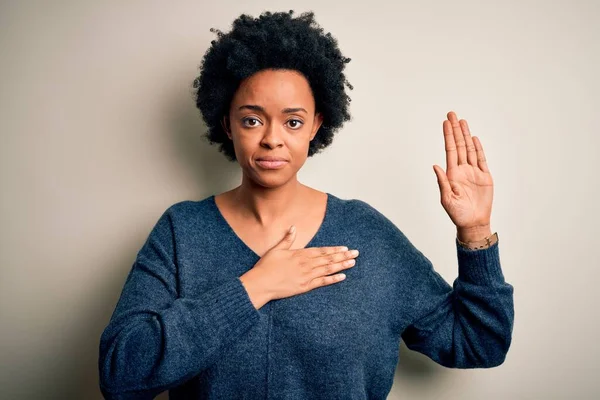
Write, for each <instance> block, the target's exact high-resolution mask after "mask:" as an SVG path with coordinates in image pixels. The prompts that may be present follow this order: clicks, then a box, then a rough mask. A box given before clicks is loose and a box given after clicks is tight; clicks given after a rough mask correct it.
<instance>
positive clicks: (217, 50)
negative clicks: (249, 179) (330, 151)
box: [193, 10, 353, 161]
mask: <svg viewBox="0 0 600 400" xmlns="http://www.w3.org/2000/svg"><path fill="white" fill-rule="evenodd" d="M293 13H294V11H293V10H290V11H289V12H276V13H271V12H269V11H266V12H263V13H262V14H261V15H260V16H259V17H258V18H253V17H251V16H249V15H246V14H242V15H241V16H239V17H238V18H237V19H236V20H235V21H233V24H232V26H233V29H232V30H231V31H230V32H228V33H223V32H221V31H220V30H218V29H215V28H211V29H210V31H211V32H216V33H217V36H218V38H217V39H216V40H212V41H211V45H212V46H211V47H209V49H208V50H207V51H206V53H205V54H204V58H203V59H202V63H201V64H200V67H199V68H200V71H201V72H200V76H198V77H197V78H196V79H195V80H194V82H193V87H194V89H195V93H194V94H195V99H196V106H197V107H198V109H199V110H200V112H201V113H202V118H203V119H204V122H205V123H206V125H207V127H208V131H207V132H206V134H205V136H206V138H208V141H209V142H210V143H211V144H214V143H217V144H219V151H221V152H223V153H224V154H225V156H226V157H227V158H228V159H229V160H230V161H235V160H236V156H235V152H234V148H233V142H232V141H231V140H230V139H229V137H228V136H227V134H226V132H225V131H224V130H223V126H222V125H221V121H222V118H223V117H224V116H226V115H228V114H229V106H230V104H231V101H232V99H233V96H234V94H235V92H236V90H237V88H238V87H239V85H240V83H241V81H242V80H244V79H245V78H248V77H250V76H251V75H253V74H254V73H256V72H258V71H260V70H263V69H290V70H296V71H298V72H300V73H302V74H303V75H304V77H305V78H306V79H307V80H308V82H309V84H310V88H311V90H312V93H313V96H314V98H315V109H316V112H320V113H321V114H322V115H323V123H322V125H321V127H320V128H319V131H318V132H317V134H316V135H315V137H314V139H313V140H312V141H311V142H310V145H309V150H308V156H309V157H312V156H313V155H314V154H315V153H318V152H320V151H321V150H322V149H324V148H325V147H327V146H329V145H330V144H331V142H332V141H333V134H334V132H335V131H336V130H338V129H339V128H341V127H342V125H343V124H344V122H345V121H349V120H350V119H351V116H350V113H349V111H348V106H349V104H350V101H351V99H350V97H349V96H348V95H347V94H346V92H345V91H344V84H346V85H347V86H348V88H349V89H350V90H352V89H353V87H352V85H351V84H350V82H348V81H347V80H346V78H345V76H344V73H343V70H344V67H345V64H346V63H348V62H350V60H351V59H350V58H346V57H344V56H342V54H341V52H340V49H339V48H338V44H337V40H336V39H335V38H334V37H333V36H331V33H327V34H323V28H321V27H320V26H319V25H318V24H317V23H316V22H315V20H314V12H312V11H309V12H305V13H302V14H300V15H299V16H298V17H296V18H292V14H293Z"/></svg>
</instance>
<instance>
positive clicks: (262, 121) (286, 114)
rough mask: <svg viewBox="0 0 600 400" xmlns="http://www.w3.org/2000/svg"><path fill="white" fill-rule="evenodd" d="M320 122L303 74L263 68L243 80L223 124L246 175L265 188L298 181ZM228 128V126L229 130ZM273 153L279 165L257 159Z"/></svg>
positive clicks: (320, 119)
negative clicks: (300, 170) (280, 161)
mask: <svg viewBox="0 0 600 400" xmlns="http://www.w3.org/2000/svg"><path fill="white" fill-rule="evenodd" d="M322 122H323V118H322V115H321V114H320V113H316V114H315V101H314V97H313V94H312V90H311V88H310V85H309V83H308V81H307V80H306V78H305V77H304V76H303V75H302V74H300V73H299V72H296V71H292V70H262V71H259V72H257V73H256V74H254V75H252V76H250V77H249V78H247V79H246V80H244V81H243V82H242V83H241V85H240V87H239V88H238V90H237V92H236V93H235V95H234V98H233V100H232V102H231V106H230V109H229V118H224V119H223V127H224V129H225V131H226V132H227V135H228V136H229V138H230V139H231V140H232V141H233V145H234V148H235V155H236V158H237V161H238V163H239V164H240V166H241V168H242V170H243V172H244V178H245V179H247V178H249V179H251V180H252V182H253V183H256V184H259V185H261V186H264V187H274V186H281V185H283V184H285V183H287V182H289V181H291V180H295V179H296V173H297V172H298V170H299V169H300V168H301V167H302V165H304V162H305V161H306V158H307V157H308V148H309V144H310V141H311V140H312V139H313V138H314V137H315V135H316V133H317V131H318V130H319V127H320V126H321V124H322ZM228 126H229V128H228ZM265 157H267V158H268V157H276V158H281V159H283V160H284V162H283V163H278V164H277V163H268V162H264V161H263V162H261V161H260V159H261V158H265Z"/></svg>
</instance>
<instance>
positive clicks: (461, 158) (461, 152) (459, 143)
mask: <svg viewBox="0 0 600 400" xmlns="http://www.w3.org/2000/svg"><path fill="white" fill-rule="evenodd" d="M448 119H449V120H450V124H451V125H452V133H453V134H454V143H455V144H456V151H457V155H458V165H461V164H466V163H467V148H466V146H465V138H464V136H463V132H462V129H461V127H460V124H459V123H458V118H456V114H455V113H454V111H450V112H449V113H448Z"/></svg>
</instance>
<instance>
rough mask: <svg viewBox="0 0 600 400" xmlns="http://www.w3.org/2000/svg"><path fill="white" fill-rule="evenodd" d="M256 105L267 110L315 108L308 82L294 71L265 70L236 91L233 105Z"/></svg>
mask: <svg viewBox="0 0 600 400" xmlns="http://www.w3.org/2000/svg"><path fill="white" fill-rule="evenodd" d="M233 104H235V105H238V106H239V105H242V104H256V105H260V106H263V107H265V108H269V107H274V108H284V107H292V106H304V107H305V108H307V107H311V108H312V107H314V98H313V94H312V90H311V88H310V84H309V83H308V80H307V79H306V78H305V77H304V76H303V75H302V74H301V73H299V72H297V71H293V70H263V71H259V72H257V73H255V74H254V75H252V76H250V77H249V78H246V79H245V80H243V81H242V83H241V84H240V86H239V88H238V90H237V91H236V93H235V95H234V98H233V101H232V105H233Z"/></svg>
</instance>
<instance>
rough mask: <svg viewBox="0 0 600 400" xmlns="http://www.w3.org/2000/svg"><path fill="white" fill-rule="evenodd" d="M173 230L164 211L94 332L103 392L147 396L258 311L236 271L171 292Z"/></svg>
mask: <svg viewBox="0 0 600 400" xmlns="http://www.w3.org/2000/svg"><path fill="white" fill-rule="evenodd" d="M174 250H175V245H174V235H173V226H172V220H171V215H170V209H169V210H167V211H165V212H164V213H163V215H162V216H161V217H160V219H159V221H158V222H157V224H156V225H155V227H154V228H153V230H152V232H151V233H150V235H149V237H148V239H147V240H146V243H145V244H144V246H143V247H142V249H141V250H140V251H139V253H138V255H137V257H136V260H135V262H134V264H133V267H132V268H131V270H130V272H129V275H128V276H127V279H126V281H125V285H124V287H123V291H122V292H121V295H120V298H119V301H118V303H117V306H116V308H115V310H114V312H113V315H112V317H111V319H110V321H109V323H108V326H107V327H106V328H105V329H104V331H103V333H102V336H101V338H100V352H99V360H98V367H99V372H100V390H101V392H102V394H103V395H104V397H105V398H106V399H108V400H112V399H114V400H117V399H118V400H124V399H153V398H154V397H155V396H157V395H158V394H159V393H161V392H164V391H165V390H168V389H170V388H172V387H176V386H179V385H180V384H182V383H184V382H185V381H187V380H189V379H191V378H193V377H194V376H196V375H197V374H199V373H200V372H201V371H202V370H204V369H206V368H208V367H209V366H210V365H211V364H212V363H214V362H215V361H216V360H217V358H218V357H219V355H220V354H221V352H222V351H223V350H225V349H226V348H227V346H229V345H231V344H232V343H234V342H235V341H236V340H239V339H240V338H241V337H243V335H244V334H245V333H246V332H247V331H248V330H249V329H250V328H251V327H252V326H253V325H255V324H256V323H257V322H258V320H259V318H260V314H259V312H258V310H257V309H256V308H255V306H254V305H253V303H252V302H251V300H250V297H249V295H248V292H247V291H246V289H245V287H244V285H243V284H242V282H241V280H240V279H239V278H238V277H235V278H231V279H229V280H227V281H223V282H221V283H219V284H218V285H215V286H212V287H210V288H208V289H207V290H206V291H204V292H203V293H202V295H200V296H199V297H196V298H180V297H178V289H177V288H178V276H177V266H176V263H175V257H174V254H175V252H174Z"/></svg>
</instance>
